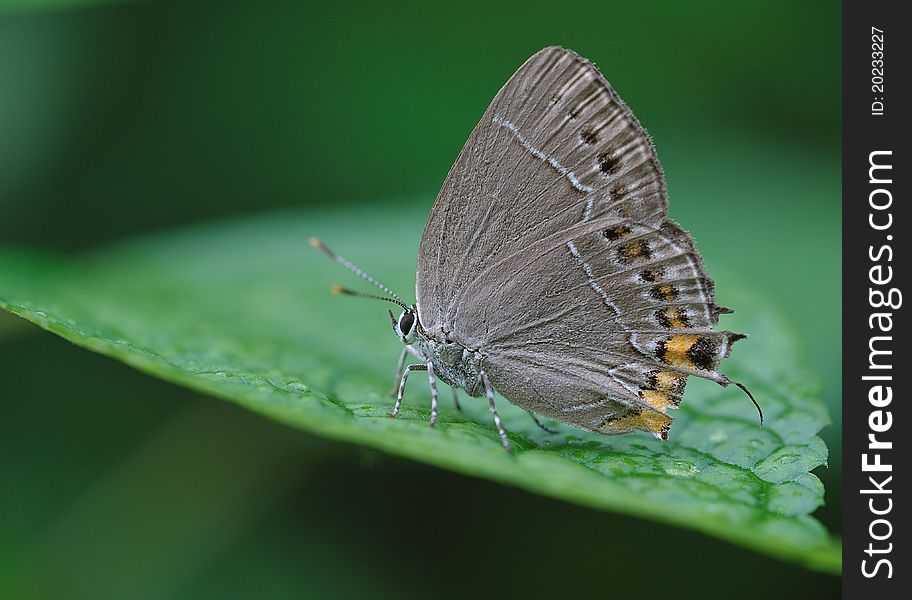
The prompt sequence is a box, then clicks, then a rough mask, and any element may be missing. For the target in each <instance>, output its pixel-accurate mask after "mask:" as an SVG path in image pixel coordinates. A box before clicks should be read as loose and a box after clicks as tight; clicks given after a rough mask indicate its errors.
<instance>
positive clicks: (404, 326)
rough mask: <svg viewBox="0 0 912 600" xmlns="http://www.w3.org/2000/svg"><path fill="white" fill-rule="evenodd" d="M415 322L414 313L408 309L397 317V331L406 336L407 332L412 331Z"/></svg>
mask: <svg viewBox="0 0 912 600" xmlns="http://www.w3.org/2000/svg"><path fill="white" fill-rule="evenodd" d="M414 324H415V313H413V312H412V311H410V310H407V311H405V312H404V313H402V316H401V317H399V331H401V332H402V335H405V336H407V335H408V334H409V332H411V331H412V326H413V325H414Z"/></svg>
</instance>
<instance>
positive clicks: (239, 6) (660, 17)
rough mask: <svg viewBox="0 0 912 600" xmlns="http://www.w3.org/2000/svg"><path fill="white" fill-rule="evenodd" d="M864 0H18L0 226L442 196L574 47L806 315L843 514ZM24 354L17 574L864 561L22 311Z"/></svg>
mask: <svg viewBox="0 0 912 600" xmlns="http://www.w3.org/2000/svg"><path fill="white" fill-rule="evenodd" d="M840 11H841V7H840V3H839V2H835V1H829V2H800V3H798V2H786V1H782V2H721V1H720V2H668V1H665V2H659V1H650V2H642V1H636V2H633V1H628V2H615V1H608V0H602V1H599V2H588V1H587V2H574V3H553V2H545V1H543V0H527V2H525V3H503V4H493V3H490V2H477V3H476V2H453V3H440V4H436V3H417V2H416V3H395V2H384V3H375V4H371V5H367V4H355V3H307V2H292V1H272V2H231V3H226V2H188V1H183V2H177V1H173V2H136V3H101V4H97V5H95V4H92V3H91V2H87V1H85V0H83V1H79V2H66V1H64V0H57V1H53V2H27V1H25V0H19V1H13V2H9V1H4V0H0V244H2V245H4V246H10V245H18V246H27V247H42V248H49V249H53V250H59V251H66V252H76V251H80V250H83V249H90V248H96V247H99V246H103V245H104V244H106V243H107V242H110V241H113V240H117V239H120V238H124V237H128V236H131V235H135V234H138V233H144V232H151V231H156V230H161V229H165V228H169V227H174V226H180V225H184V224H188V223H196V222H202V221H208V220H212V219H218V218H221V217H226V216H238V215H245V214H254V213H259V212H262V211H268V210H270V209H276V208H286V207H310V209H311V210H314V211H316V210H323V209H325V208H328V207H336V208H337V207H339V206H340V205H341V206H345V205H347V204H350V205H351V206H352V207H353V210H352V211H350V212H349V217H348V218H349V219H350V221H351V227H352V228H353V229H354V230H357V229H358V228H365V227H370V226H371V223H369V222H366V221H365V220H364V219H359V218H358V212H357V210H356V209H357V207H358V206H363V205H364V204H366V203H378V204H380V203H382V204H384V205H387V206H388V207H389V210H390V211H419V212H420V213H422V214H423V213H425V212H427V211H428V210H429V208H430V206H431V203H432V201H433V197H434V195H435V194H436V191H437V189H438V187H439V185H440V183H441V182H442V180H443V178H444V176H445V175H446V173H447V170H448V169H449V167H450V165H451V164H452V161H453V160H454V158H455V156H456V154H457V153H458V151H459V149H460V148H461V146H462V144H463V142H464V141H465V138H466V137H467V136H468V133H469V132H470V131H471V129H472V127H473V126H474V124H475V123H476V122H477V120H478V118H479V117H480V115H481V113H482V112H483V110H484V109H485V107H486V106H487V104H488V102H489V101H490V99H491V98H492V97H493V96H494V94H495V93H496V91H497V90H498V88H499V87H500V86H501V85H502V84H503V82H504V81H505V80H506V79H507V77H509V75H510V74H511V73H512V72H513V70H514V69H515V68H516V67H518V66H519V64H521V63H522V61H523V60H524V59H525V58H527V57H528V56H529V55H531V54H532V53H533V52H535V51H536V50H538V49H539V48H541V47H543V46H546V45H550V44H560V45H563V46H567V47H570V48H573V49H574V50H576V51H577V52H579V53H581V54H582V55H583V56H586V57H588V58H590V59H591V60H593V61H595V62H596V64H598V66H599V67H600V68H601V69H602V71H603V72H604V73H605V75H606V77H607V78H608V79H609V81H611V82H612V83H613V85H614V86H615V87H616V89H617V90H618V91H619V92H620V93H621V95H622V96H623V97H624V98H625V99H626V100H627V102H628V103H629V104H630V105H631V107H632V108H633V109H634V110H635V111H636V113H637V115H638V116H639V117H640V119H641V120H642V121H643V123H644V125H645V126H646V127H647V128H648V129H649V131H650V133H651V134H652V135H653V137H654V139H655V142H656V145H657V147H658V151H659V156H660V158H661V159H662V162H663V165H664V167H665V170H666V174H667V178H668V183H669V189H670V194H671V210H670V212H671V215H672V217H674V218H675V219H677V220H678V221H680V222H681V223H682V224H683V225H684V226H685V227H686V228H688V229H689V230H691V231H692V232H693V233H694V236H695V238H696V239H697V242H698V245H699V247H700V248H701V250H702V251H703V253H704V256H705V258H706V262H707V265H708V269H709V271H710V273H713V269H714V265H717V266H716V268H722V269H726V270H727V272H729V273H731V272H732V271H736V272H735V273H734V274H733V277H734V278H736V279H737V280H738V281H742V282H745V285H749V286H753V287H755V288H756V289H757V290H762V294H763V295H764V296H765V297H768V298H769V301H770V302H773V303H775V304H776V305H777V307H778V308H780V309H781V310H782V311H783V312H784V313H785V314H786V315H787V316H788V318H789V320H790V322H791V325H792V326H793V328H794V329H795V331H797V332H798V333H799V335H800V337H801V341H802V343H803V350H804V353H805V363H806V364H807V365H808V366H810V367H811V368H812V369H813V370H814V371H815V372H816V376H818V377H819V378H820V380H821V382H822V387H823V393H824V398H825V401H826V403H827V406H828V407H829V409H830V412H831V415H832V417H833V420H834V425H833V426H831V427H829V428H827V429H826V430H824V432H823V434H822V435H823V437H824V438H825V440H826V441H827V443H828V445H829V447H830V451H831V460H830V466H829V468H828V469H822V470H818V472H817V474H818V475H819V476H820V477H821V479H822V480H823V481H824V483H825V484H826V486H827V505H826V506H825V507H824V508H823V509H821V510H820V511H819V512H818V513H817V516H818V517H819V518H820V519H821V520H822V521H824V523H825V524H826V525H827V526H828V527H829V528H830V529H831V530H832V531H835V532H838V531H839V518H840V516H839V513H840V499H839V493H840V492H839V485H840V480H841V475H840V474H841V465H840V463H839V455H840V427H839V418H840V408H839V407H840V402H841V398H840V377H841V371H840V364H839V363H840V344H841V332H840V321H839V319H840V259H839V256H840V196H839V193H840V160H841V159H840V136H841V133H840V110H841V107H840V65H841V57H840V52H841V45H840V44H841V41H840V36H841V33H840ZM397 198H398V199H402V198H404V199H406V200H396V199H397ZM419 235H420V232H417V231H416V232H415V236H416V239H417V237H418V236H419ZM376 252H382V249H377V250H376ZM352 258H355V257H352ZM412 268H413V265H411V264H408V265H399V264H394V265H389V266H388V269H389V271H391V272H397V271H400V270H402V269H412ZM379 275H381V277H382V273H381V274H379ZM719 294H720V297H721V299H722V300H723V303H724V299H725V292H724V290H719ZM735 308H737V307H735ZM751 333H753V334H755V335H756V334H758V333H760V334H762V332H751ZM390 342H391V344H394V343H395V340H393V339H392V338H391V340H390ZM745 343H749V342H745ZM0 361H2V362H0V364H2V365H3V366H2V371H0V372H2V378H0V583H3V582H5V583H6V584H7V588H6V589H13V590H18V593H19V594H22V595H23V597H28V596H30V595H34V596H35V597H49V598H69V597H72V598H247V597H260V598H285V597H289V598H291V597H295V598H300V597H327V596H336V597H338V596H348V597H351V596H365V597H367V596H370V597H397V598H401V597H426V596H428V595H439V596H453V597H455V596H466V595H469V594H471V595H473V596H488V595H494V594H496V593H498V591H500V595H505V594H510V593H512V592H515V593H518V594H519V593H522V594H525V595H534V596H538V595H545V594H549V595H550V594H558V593H568V594H569V593H574V594H600V595H608V596H613V595H618V594H629V593H641V594H656V593H660V594H674V595H680V596H681V597H685V598H690V597H703V598H716V597H719V598H721V597H725V596H729V595H732V594H737V595H738V596H739V597H741V598H754V597H756V598H760V597H767V596H769V595H771V594H775V595H777V596H779V597H786V598H816V597H821V598H827V597H835V595H836V594H837V593H838V592H839V581H838V579H836V578H833V577H828V576H824V575H819V574H815V573H810V572H808V571H805V570H804V569H802V568H800V567H796V566H792V565H789V564H785V563H781V562H778V561H776V560H773V559H770V558H766V557H763V556H759V555H756V554H754V553H751V552H749V551H746V550H742V549H740V548H736V547H732V546H730V545H728V544H725V543H723V542H719V541H716V540H714V539H709V538H706V537H704V536H702V535H700V534H696V533H692V532H688V531H682V530H678V529H671V528H667V527H663V526H660V525H657V524H655V523H652V522H647V521H642V520H638V519H631V518H627V517H621V516H617V515H613V514H606V513H600V512H595V511H590V510H586V509H583V508H578V507H574V506H570V505H565V504H561V503H558V502H555V501H552V500H548V499H544V498H540V497H536V496H532V495H529V494H526V493H523V492H520V491H517V490H513V489H509V488H505V487H502V486H499V485H496V484H493V483H488V482H483V481H478V480H473V479H469V478H466V477H462V476H459V475H455V474H452V473H448V472H444V471H440V470H437V469H434V468H431V467H427V466H423V465H419V464H414V463H411V462H408V461H404V460H401V459H397V458H391V457H387V456H384V455H381V454H378V453H376V452H373V451H367V450H363V449H359V448H355V447H351V446H348V445H344V444H339V443H334V442H327V441H324V440H321V439H318V438H315V437H312V436H310V435H308V434H305V433H302V432H300V431H294V430H291V429H286V428H284V427H282V426H279V425H277V424H274V423H271V422H268V421H265V420H263V419H262V418H260V417H258V416H256V415H254V414H250V413H247V412H245V411H243V410H242V409H240V408H237V407H235V406H233V405H228V404H226V403H223V402H221V401H218V400H214V399H211V398H207V397H202V396H199V395H196V394H193V393H191V392H189V391H186V390H183V389H180V388H177V387H175V386H172V385H169V384H166V383H163V382H160V381H157V380H154V379H152V378H150V377H146V376H143V375H141V374H139V373H136V372H134V371H132V370H130V369H129V368H127V367H125V366H123V365H120V364H118V363H116V362H114V361H112V360H110V359H106V358H103V357H99V356H96V355H92V354H89V353H87V352H85V351H83V350H80V349H77V348H75V347H73V346H71V345H69V344H68V343H66V342H63V341H62V340H59V339H57V338H55V337H54V336H52V335H50V334H47V333H43V332H40V331H39V330H38V329H37V328H34V327H30V326H26V325H25V324H24V323H22V322H19V321H16V320H14V319H13V318H12V317H8V316H6V315H0ZM669 510H673V507H669ZM10 582H12V583H10ZM29 590H31V592H32V593H31V594H29V593H27V592H28V591H29Z"/></svg>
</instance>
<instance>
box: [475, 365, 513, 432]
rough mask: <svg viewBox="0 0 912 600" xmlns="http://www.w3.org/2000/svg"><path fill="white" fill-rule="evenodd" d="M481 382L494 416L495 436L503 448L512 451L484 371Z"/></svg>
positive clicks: (492, 389)
mask: <svg viewBox="0 0 912 600" xmlns="http://www.w3.org/2000/svg"><path fill="white" fill-rule="evenodd" d="M481 381H482V383H484V387H485V394H486V395H487V397H488V406H489V407H490V409H491V414H492V415H494V425H495V426H496V427H497V434H498V435H499V436H500V441H501V443H502V444H503V447H504V448H506V449H507V450H512V449H513V448H512V447H511V446H510V440H509V439H507V432H506V431H504V428H503V423H502V422H501V420H500V415H498V414H497V408H496V407H495V406H494V388H492V387H491V382H490V381H488V374H487V373H485V372H484V371H482V372H481Z"/></svg>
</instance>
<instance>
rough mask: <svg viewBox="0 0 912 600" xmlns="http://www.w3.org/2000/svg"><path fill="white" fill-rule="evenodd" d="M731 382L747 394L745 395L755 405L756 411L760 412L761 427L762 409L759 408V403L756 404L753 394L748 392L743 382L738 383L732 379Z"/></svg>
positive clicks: (761, 425)
mask: <svg viewBox="0 0 912 600" xmlns="http://www.w3.org/2000/svg"><path fill="white" fill-rule="evenodd" d="M732 383H734V384H735V385H736V386H738V387H739V388H741V391H742V392H744V393H745V394H747V397H748V398H750V399H751V402H753V403H754V406H756V407H757V412H758V413H759V414H760V427H763V409H761V408H760V405H759V404H757V401H756V400H754V395H753V394H751V393H750V390H749V389H747V388H746V387H745V386H744V384H742V383H738V382H737V381H733V382H732Z"/></svg>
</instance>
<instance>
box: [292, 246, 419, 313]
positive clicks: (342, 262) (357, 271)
mask: <svg viewBox="0 0 912 600" xmlns="http://www.w3.org/2000/svg"><path fill="white" fill-rule="evenodd" d="M310 245H311V246H313V247H314V248H316V249H317V250H319V251H320V252H322V253H323V254H325V255H326V256H328V257H330V258H331V259H333V260H334V261H336V262H337V263H339V264H340V265H342V266H343V267H345V268H346V269H348V270H349V271H351V272H352V273H354V274H355V275H357V276H358V277H360V278H361V279H363V280H364V281H366V282H368V283H370V284H371V285H375V286H377V287H378V288H380V289H381V290H383V291H384V292H385V293H386V294H387V295H389V296H391V297H392V299H393V301H394V302H395V303H396V304H398V305H399V306H402V307H403V308H408V307H407V306H406V304H405V301H404V300H403V299H402V298H400V297H399V294H397V293H396V292H394V291H393V290H391V289H389V288H388V287H386V286H385V285H383V284H382V283H380V282H379V281H377V280H376V279H374V278H373V277H371V276H370V275H368V274H367V273H365V272H364V271H362V270H361V269H359V268H358V267H356V266H355V265H353V264H351V263H350V262H349V261H348V260H346V259H344V258H343V257H341V256H339V255H338V254H336V253H335V252H333V251H332V250H330V249H329V248H328V247H327V246H326V244H324V243H323V242H321V241H320V240H319V239H317V238H315V237H312V238H310ZM338 289H339V290H342V289H344V288H338ZM334 292H335V293H343V294H349V295H359V294H358V293H356V292H351V291H344V292H339V291H336V290H335V289H334ZM360 295H364V296H366V295H367V294H360Z"/></svg>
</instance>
